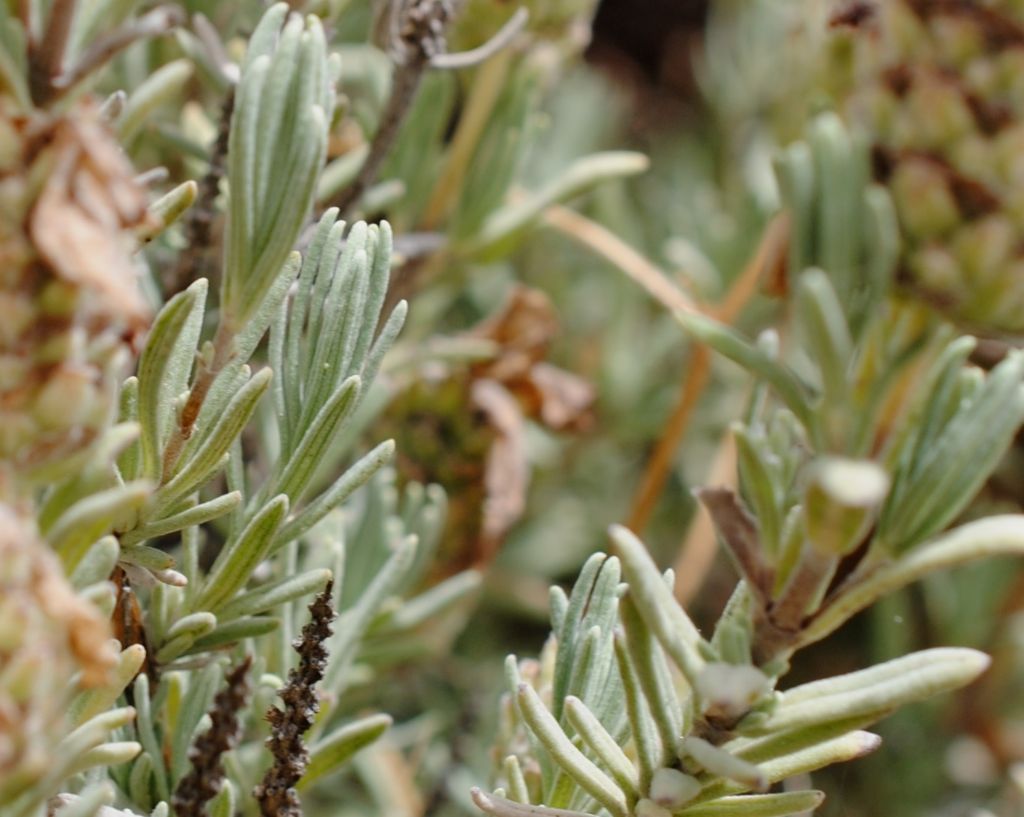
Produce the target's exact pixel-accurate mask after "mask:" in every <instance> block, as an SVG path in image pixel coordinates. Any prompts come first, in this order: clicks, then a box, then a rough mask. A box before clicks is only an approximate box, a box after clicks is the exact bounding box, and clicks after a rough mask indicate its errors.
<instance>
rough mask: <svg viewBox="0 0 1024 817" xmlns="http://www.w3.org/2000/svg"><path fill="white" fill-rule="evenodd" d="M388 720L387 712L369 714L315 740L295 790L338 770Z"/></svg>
mask: <svg viewBox="0 0 1024 817" xmlns="http://www.w3.org/2000/svg"><path fill="white" fill-rule="evenodd" d="M391 723H392V720H391V716H390V715H370V716H368V717H365V718H361V719H359V720H357V721H355V722H354V723H350V724H346V725H345V726H343V727H341V728H340V729H338V730H336V731H334V732H332V733H331V734H330V735H328V736H327V737H326V738H324V739H322V740H319V741H317V742H316V743H315V744H314V745H313V746H312V747H311V749H310V758H309V765H308V766H307V767H306V771H305V773H304V774H303V775H302V780H300V781H299V786H298V788H299V790H300V791H301V790H303V789H306V788H308V787H309V786H310V785H312V784H313V783H314V782H315V781H317V780H319V779H320V778H321V777H326V776H328V775H330V774H333V773H334V772H336V771H338V770H339V769H340V768H341V767H342V766H343V765H344V764H345V763H346V762H348V760H349V759H350V758H351V757H352V756H353V755H354V754H355V753H356V752H358V751H359V750H360V749H362V748H363V747H364V746H369V745H370V744H371V743H373V742H374V741H375V740H377V738H379V737H380V736H381V735H383V734H384V733H385V732H386V731H387V730H388V729H389V728H390V726H391Z"/></svg>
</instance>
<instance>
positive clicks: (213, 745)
mask: <svg viewBox="0 0 1024 817" xmlns="http://www.w3.org/2000/svg"><path fill="white" fill-rule="evenodd" d="M251 665H252V658H251V657H250V656H246V658H245V660H244V661H242V663H240V664H239V665H238V666H237V667H235V668H234V669H233V670H231V672H229V673H228V676H227V678H226V679H225V681H224V687H223V689H221V691H220V692H218V693H217V697H216V698H214V699H213V707H212V708H211V709H210V713H209V714H210V720H211V721H212V723H211V724H210V728H209V729H207V730H206V731H205V732H203V734H201V735H200V736H199V737H198V738H196V741H195V743H194V744H193V745H192V748H191V749H190V750H189V760H190V761H191V763H192V768H191V769H190V770H189V773H188V774H186V775H185V776H184V777H183V778H182V779H181V780H180V781H179V783H178V787H177V788H176V789H175V790H174V795H173V796H172V798H171V806H172V807H173V809H174V813H175V815H177V817H205V814H206V804H207V803H208V802H209V801H210V800H212V799H213V798H214V797H215V796H216V794H217V792H218V791H220V788H221V785H223V782H224V764H223V757H224V753H225V752H227V751H229V750H230V749H232V748H233V747H234V745H235V742H236V741H237V739H238V734H239V724H238V713H239V711H240V710H241V709H242V708H243V707H244V706H245V704H246V701H247V700H248V698H249V684H248V681H247V678H246V676H247V675H248V673H249V667H250V666H251Z"/></svg>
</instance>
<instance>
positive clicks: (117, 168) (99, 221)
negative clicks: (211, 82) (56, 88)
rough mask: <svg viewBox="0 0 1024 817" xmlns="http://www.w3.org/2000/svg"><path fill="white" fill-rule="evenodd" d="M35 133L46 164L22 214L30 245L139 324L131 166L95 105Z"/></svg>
mask: <svg viewBox="0 0 1024 817" xmlns="http://www.w3.org/2000/svg"><path fill="white" fill-rule="evenodd" d="M40 137H41V138H45V139H46V140H47V142H48V148H47V149H48V150H49V151H51V152H52V156H51V157H50V158H49V161H51V162H53V170H52V171H51V172H50V174H49V175H48V177H47V180H46V185H45V186H44V187H43V189H42V191H41V193H40V195H39V199H38V200H37V201H36V204H35V207H33V208H32V211H31V213H30V214H29V222H28V227H29V232H30V234H31V238H32V243H33V244H34V245H35V247H36V249H37V250H38V252H39V255H40V257H41V258H42V260H43V261H44V262H45V263H46V264H47V266H48V267H49V269H50V271H51V272H52V273H53V274H54V275H55V276H57V277H58V278H60V279H63V280H65V281H68V282H69V283H71V284H74V285H76V286H80V287H86V288H89V289H91V290H94V291H96V292H97V293H99V294H100V295H102V297H103V303H104V304H105V305H106V307H107V308H108V309H110V310H111V312H112V313H113V314H112V317H115V318H117V319H120V320H122V321H124V322H126V323H127V324H128V325H129V326H132V327H136V326H138V325H139V324H140V323H142V322H144V321H145V319H146V317H147V315H148V312H149V310H148V307H147V305H146V303H145V301H144V300H143V298H142V295H141V293H140V291H139V289H138V286H137V284H136V275H135V268H134V265H133V263H132V258H131V253H132V251H133V250H134V237H133V232H132V231H133V230H134V229H135V228H137V227H141V226H143V225H144V224H145V223H146V219H147V214H146V197H145V193H144V191H143V190H142V188H141V187H140V186H139V185H138V184H137V183H136V182H135V181H134V176H135V172H134V170H133V169H132V167H131V165H130V164H129V163H128V160H127V159H126V158H125V157H124V155H123V154H122V153H121V150H120V148H119V147H118V146H117V143H116V142H115V141H114V140H113V137H112V136H111V134H109V133H108V131H107V129H106V127H105V126H104V125H103V123H102V122H101V121H100V118H99V112H98V109H96V108H95V107H94V106H91V105H88V104H86V105H84V106H82V107H80V108H79V110H78V111H76V115H75V116H73V117H67V118H63V119H59V120H57V121H56V122H55V123H53V125H52V129H51V131H50V133H48V134H45V135H43V134H40Z"/></svg>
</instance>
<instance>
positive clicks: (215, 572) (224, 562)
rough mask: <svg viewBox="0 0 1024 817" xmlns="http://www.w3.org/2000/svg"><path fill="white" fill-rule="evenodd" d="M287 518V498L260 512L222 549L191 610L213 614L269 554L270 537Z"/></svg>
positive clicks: (272, 501)
mask: <svg viewBox="0 0 1024 817" xmlns="http://www.w3.org/2000/svg"><path fill="white" fill-rule="evenodd" d="M287 514H288V497H286V496H283V495H281V496H277V497H275V498H274V499H272V500H271V501H270V502H268V503H267V504H266V505H265V506H264V507H263V508H261V509H260V511H259V513H257V514H256V515H255V516H254V517H253V518H252V521H250V522H249V524H248V525H246V526H245V528H244V530H242V532H241V533H240V534H239V535H238V536H237V537H236V538H234V539H232V540H231V541H229V542H228V543H227V544H225V545H224V548H223V549H222V550H221V552H220V553H219V554H218V555H217V560H216V561H215V562H214V563H213V567H212V568H211V569H210V573H209V575H208V576H207V579H206V582H205V584H204V585H203V589H202V592H201V593H200V594H199V598H198V599H197V600H196V602H195V604H194V607H195V608H196V609H199V610H217V609H218V608H219V607H221V606H223V605H224V604H226V603H227V602H228V601H230V600H231V598H232V597H233V596H234V595H235V593H236V592H238V590H240V589H241V588H242V587H244V586H245V584H246V582H248V581H249V577H250V576H251V575H252V572H253V570H254V569H255V568H256V565H258V564H259V563H260V562H261V561H263V559H264V558H266V556H267V554H268V553H269V552H270V549H271V545H272V544H273V542H274V536H275V534H276V533H277V531H278V528H280V526H281V523H282V522H283V521H284V518H285V516H286V515H287Z"/></svg>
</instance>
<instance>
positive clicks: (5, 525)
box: [0, 504, 117, 802]
mask: <svg viewBox="0 0 1024 817" xmlns="http://www.w3.org/2000/svg"><path fill="white" fill-rule="evenodd" d="M116 665H117V651H116V650H115V648H114V642H113V641H112V640H111V633H110V626H109V624H108V622H107V621H106V620H105V619H104V617H103V616H102V615H101V614H100V612H99V610H97V609H96V608H95V607H93V606H92V605H91V604H90V603H89V602H87V601H85V600H83V599H82V598H80V597H79V596H78V595H76V594H75V591H74V589H73V588H72V587H71V585H70V584H69V583H68V581H67V579H66V578H65V577H64V574H63V573H62V571H61V567H60V563H59V562H58V561H57V559H56V557H55V556H54V555H53V554H52V552H51V551H50V550H49V549H48V548H47V547H46V545H45V544H44V543H43V542H42V541H40V539H39V538H38V536H37V535H36V532H35V529H34V525H33V524H32V523H30V522H28V521H27V520H25V519H23V518H21V517H20V516H19V515H18V514H17V513H16V512H15V510H14V509H13V508H12V507H10V506H8V505H4V504H0V667H2V668H3V672H2V673H0V802H10V798H11V797H12V796H13V793H12V791H11V790H10V789H9V788H8V787H9V786H18V785H19V784H24V783H25V782H26V781H29V782H31V781H33V780H37V779H39V778H41V777H42V776H43V775H45V774H46V773H47V772H48V771H49V770H50V767H51V764H52V762H53V751H54V748H55V747H56V746H57V744H58V743H59V742H60V741H61V739H62V738H64V737H65V736H66V734H67V731H68V728H67V723H66V707H67V694H68V692H69V687H68V680H69V679H70V678H72V677H74V676H75V675H76V674H78V673H80V678H81V681H80V684H81V685H82V686H98V685H101V684H104V683H106V682H108V680H109V677H110V673H111V670H112V669H113V668H114V667H115V666H116Z"/></svg>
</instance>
